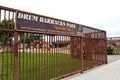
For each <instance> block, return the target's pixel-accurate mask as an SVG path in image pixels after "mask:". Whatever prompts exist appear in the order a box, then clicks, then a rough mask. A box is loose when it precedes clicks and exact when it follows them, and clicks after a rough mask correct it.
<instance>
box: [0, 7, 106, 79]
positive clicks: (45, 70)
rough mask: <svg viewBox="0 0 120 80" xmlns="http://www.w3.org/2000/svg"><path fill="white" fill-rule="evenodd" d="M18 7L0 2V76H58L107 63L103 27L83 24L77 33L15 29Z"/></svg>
mask: <svg viewBox="0 0 120 80" xmlns="http://www.w3.org/2000/svg"><path fill="white" fill-rule="evenodd" d="M18 11H19V10H16V9H11V8H7V7H3V6H0V80H50V79H53V80H59V79H60V78H63V77H66V76H69V75H72V74H75V73H78V72H83V71H84V70H86V69H89V68H92V67H95V66H98V65H101V64H104V63H107V54H106V53H107V52H106V32H105V31H102V30H98V29H95V28H90V27H87V26H85V25H81V26H82V33H78V34H79V35H74V34H72V35H71V33H68V32H67V33H68V34H64V33H62V34H59V33H57V32H56V34H55V33H48V32H44V31H43V32H42V31H41V32H35V31H30V30H29V31H25V30H17V29H16V26H19V25H18V24H17V22H16V20H17V19H16V15H17V12H18ZM26 13H27V12H26ZM29 14H32V13H29ZM32 19H33V18H32ZM31 23H32V22H31ZM37 23H38V22H37ZM37 23H36V24H37ZM23 24H27V22H26V23H23ZM36 24H34V26H37V25H36ZM58 28H61V27H57V29H58ZM62 30H63V28H62ZM69 30H70V31H71V30H73V29H71V28H69Z"/></svg>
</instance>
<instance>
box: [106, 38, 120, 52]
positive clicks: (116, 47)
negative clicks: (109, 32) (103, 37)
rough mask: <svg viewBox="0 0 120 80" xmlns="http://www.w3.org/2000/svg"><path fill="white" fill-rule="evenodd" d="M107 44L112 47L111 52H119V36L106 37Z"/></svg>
mask: <svg viewBox="0 0 120 80" xmlns="http://www.w3.org/2000/svg"><path fill="white" fill-rule="evenodd" d="M107 45H108V47H111V48H112V49H113V54H120V37H108V38H107Z"/></svg>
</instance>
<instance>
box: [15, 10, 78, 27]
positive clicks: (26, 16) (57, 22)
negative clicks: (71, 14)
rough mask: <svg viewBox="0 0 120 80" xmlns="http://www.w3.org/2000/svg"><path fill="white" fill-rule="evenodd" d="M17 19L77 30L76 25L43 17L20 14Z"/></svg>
mask: <svg viewBox="0 0 120 80" xmlns="http://www.w3.org/2000/svg"><path fill="white" fill-rule="evenodd" d="M17 18H18V19H24V20H31V21H37V22H42V23H48V24H53V25H58V26H64V27H70V28H76V25H75V24H74V23H69V22H65V21H62V20H57V19H52V18H47V17H43V16H42V17H41V16H36V15H32V14H27V13H22V12H18V16H17Z"/></svg>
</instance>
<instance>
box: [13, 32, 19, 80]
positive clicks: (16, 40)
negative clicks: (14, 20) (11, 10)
mask: <svg viewBox="0 0 120 80" xmlns="http://www.w3.org/2000/svg"><path fill="white" fill-rule="evenodd" d="M14 38H15V39H14V80H18V32H17V31H14Z"/></svg>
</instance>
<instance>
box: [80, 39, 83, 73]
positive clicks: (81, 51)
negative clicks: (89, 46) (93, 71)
mask: <svg viewBox="0 0 120 80" xmlns="http://www.w3.org/2000/svg"><path fill="white" fill-rule="evenodd" d="M80 44H81V50H80V53H81V57H80V59H81V64H80V66H81V73H83V37H81V42H80Z"/></svg>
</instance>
